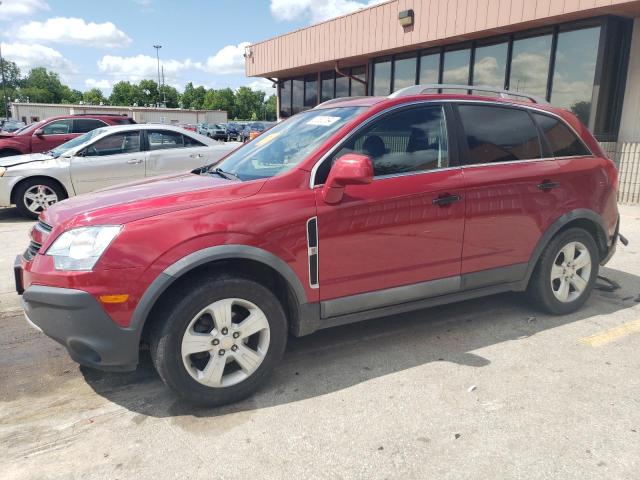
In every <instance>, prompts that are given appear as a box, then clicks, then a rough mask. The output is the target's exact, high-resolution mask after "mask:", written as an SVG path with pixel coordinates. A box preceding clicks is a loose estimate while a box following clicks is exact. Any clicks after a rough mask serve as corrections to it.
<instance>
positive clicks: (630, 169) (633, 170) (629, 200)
mask: <svg viewBox="0 0 640 480" xmlns="http://www.w3.org/2000/svg"><path fill="white" fill-rule="evenodd" d="M598 142H599V143H600V146H601V147H602V149H603V150H604V151H605V153H606V154H607V156H608V157H609V158H610V159H611V160H613V161H614V162H615V163H616V165H617V167H618V201H619V202H620V203H625V204H630V205H634V204H638V203H640V142H618V141H616V139H615V137H613V138H607V137H602V136H600V137H598Z"/></svg>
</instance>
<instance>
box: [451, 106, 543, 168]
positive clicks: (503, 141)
mask: <svg viewBox="0 0 640 480" xmlns="http://www.w3.org/2000/svg"><path fill="white" fill-rule="evenodd" d="M458 111H459V112H460V118H461V120H462V127H463V129H464V135H465V137H466V141H467V147H468V154H467V155H466V158H464V159H463V160H464V163H466V164H468V165H469V164H471V165H473V164H479V163H496V162H510V161H515V160H530V159H535V158H541V156H542V152H541V148H540V138H539V136H538V130H537V129H536V126H535V124H534V123H533V120H532V119H531V117H530V116H529V114H528V113H527V112H526V111H525V110H519V109H515V108H505V107H494V106H488V105H459V106H458Z"/></svg>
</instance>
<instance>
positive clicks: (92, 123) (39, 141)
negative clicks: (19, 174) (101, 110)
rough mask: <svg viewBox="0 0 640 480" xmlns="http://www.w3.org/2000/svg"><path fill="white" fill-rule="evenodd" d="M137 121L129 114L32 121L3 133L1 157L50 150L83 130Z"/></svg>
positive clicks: (0, 146)
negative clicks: (12, 131) (18, 128)
mask: <svg viewBox="0 0 640 480" xmlns="http://www.w3.org/2000/svg"><path fill="white" fill-rule="evenodd" d="M129 123H136V122H135V121H134V120H133V119H132V118H129V117H127V116H126V115H115V114H112V115H108V114H100V115H92V114H87V115H67V116H62V117H51V118H47V119H46V120H42V121H40V122H36V123H32V124H31V125H28V126H26V127H24V128H22V129H21V130H18V131H17V132H15V133H6V132H3V133H0V157H9V156H11V155H23V154H26V153H40V152H47V151H49V150H52V149H54V148H56V147H57V146H58V145H62V144H63V143H65V142H68V141H69V140H71V139H72V138H75V137H77V136H79V135H82V134H83V133H87V132H90V131H91V130H95V129H96V128H100V127H106V126H109V125H124V124H129Z"/></svg>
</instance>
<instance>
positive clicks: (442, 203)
mask: <svg viewBox="0 0 640 480" xmlns="http://www.w3.org/2000/svg"><path fill="white" fill-rule="evenodd" d="M460 200H462V197H461V196H460V195H450V194H448V193H445V194H444V195H440V196H439V197H437V198H434V199H433V200H432V203H433V204H434V205H437V206H439V207H446V206H447V205H451V204H452V203H456V202H459V201H460Z"/></svg>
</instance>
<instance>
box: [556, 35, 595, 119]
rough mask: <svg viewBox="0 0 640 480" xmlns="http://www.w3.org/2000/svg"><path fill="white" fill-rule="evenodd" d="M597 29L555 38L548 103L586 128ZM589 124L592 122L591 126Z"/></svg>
mask: <svg viewBox="0 0 640 480" xmlns="http://www.w3.org/2000/svg"><path fill="white" fill-rule="evenodd" d="M599 43H600V27H594V28H586V29H583V30H574V31H571V32H561V33H559V34H558V48H557V50H556V63H555V68H554V71H553V83H552V89H551V102H553V104H554V105H555V106H557V107H561V108H566V109H567V110H571V111H572V112H573V113H574V114H575V115H576V116H577V117H578V118H579V119H580V121H581V122H582V123H584V124H585V125H590V122H589V118H590V115H591V99H592V97H593V93H594V92H593V90H594V78H595V74H596V60H597V56H598V44H599ZM591 123H593V122H591Z"/></svg>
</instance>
